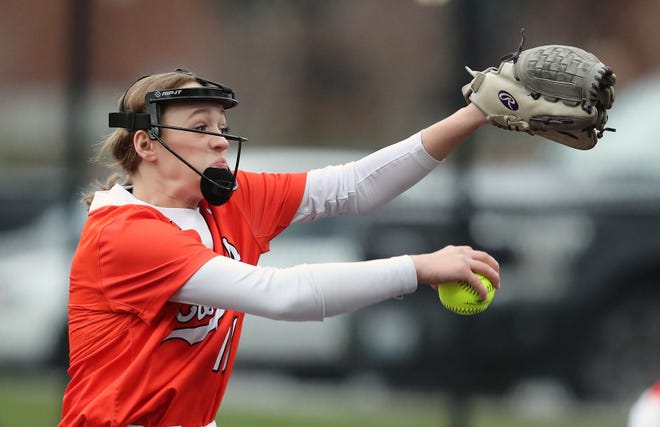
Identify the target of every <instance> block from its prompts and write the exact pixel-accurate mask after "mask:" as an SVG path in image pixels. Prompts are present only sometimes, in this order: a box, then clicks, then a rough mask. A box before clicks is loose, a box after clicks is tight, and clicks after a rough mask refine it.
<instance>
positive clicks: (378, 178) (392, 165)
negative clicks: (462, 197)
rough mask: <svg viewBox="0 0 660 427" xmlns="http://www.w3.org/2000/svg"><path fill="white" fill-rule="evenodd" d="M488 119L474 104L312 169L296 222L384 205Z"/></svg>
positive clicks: (295, 217)
mask: <svg viewBox="0 0 660 427" xmlns="http://www.w3.org/2000/svg"><path fill="white" fill-rule="evenodd" d="M486 123H488V122H487V120H486V117H485V116H484V115H483V113H481V111H480V110H479V109H478V108H476V107H474V106H472V105H468V106H467V107H464V108H461V109H460V110H458V111H457V112H455V113H454V114H452V115H450V116H449V117H447V118H445V119H443V120H441V121H440V122H437V123H435V124H433V125H431V126H429V127H427V128H426V129H424V130H422V131H421V132H418V133H416V134H414V135H412V136H411V137H409V138H407V139H405V140H403V141H401V142H398V143H396V144H392V145H390V146H387V147H385V148H382V149H380V150H378V151H376V152H375V153H372V154H370V155H368V156H366V157H363V158H362V159H359V160H357V161H355V162H350V163H346V164H343V165H337V166H329V167H326V168H323V169H315V170H312V171H310V172H309V173H308V175H307V182H306V185H305V193H304V195H303V198H302V201H301V203H300V206H299V208H298V210H297V211H296V214H295V216H294V218H293V222H311V221H314V220H316V219H319V218H324V217H332V216H340V215H348V214H356V213H364V212H369V211H371V210H374V209H376V208H378V207H380V206H383V205H384V204H386V203H387V202H389V201H391V200H392V199H394V198H395V197H397V196H398V195H399V194H401V193H403V192H404V191H406V190H407V189H408V188H410V187H412V186H413V185H414V184H416V183H417V182H419V181H420V180H421V179H422V178H424V177H425V176H426V175H427V174H428V173H429V172H431V171H432V170H433V169H434V168H435V167H436V166H437V165H438V164H439V163H440V162H441V161H442V160H443V159H444V158H445V157H447V156H448V155H449V153H451V151H453V150H454V149H455V148H456V147H458V146H459V145H460V144H461V143H463V142H464V141H465V139H466V138H467V137H468V136H469V135H470V134H471V133H472V132H474V131H475V130H476V129H477V128H478V127H479V126H481V125H482V124H486Z"/></svg>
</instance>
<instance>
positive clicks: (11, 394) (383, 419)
mask: <svg viewBox="0 0 660 427" xmlns="http://www.w3.org/2000/svg"><path fill="white" fill-rule="evenodd" d="M64 384H65V379H64V377H63V376H62V375H59V376H58V375H29V376H17V375H2V376H0V427H41V426H55V425H57V421H58V420H59V414H60V408H61V396H62V391H63V389H64ZM230 388H231V387H230ZM229 392H230V393H231V390H230V391H229ZM303 394H305V393H303ZM368 397H369V396H366V395H365V396H364V399H368ZM303 399H304V398H303ZM390 399H392V398H390ZM394 399H395V401H392V400H389V401H383V402H380V403H376V404H373V403H372V404H368V405H364V404H360V402H359V401H358V400H359V399H356V398H355V397H353V398H350V397H349V398H348V399H346V400H341V399H335V398H332V399H328V400H327V401H326V400H324V399H323V398H322V399H321V402H320V405H321V408H318V406H319V399H318V398H316V399H315V398H312V401H313V402H314V404H313V405H308V404H307V402H306V401H304V400H300V399H299V398H294V399H293V401H292V402H291V404H287V405H279V404H276V405H262V404H260V402H258V401H255V402H253V403H251V402H249V401H248V402H243V403H242V404H235V400H232V399H229V400H228V402H227V403H226V404H225V405H223V407H222V408H221V411H220V413H219V414H218V418H217V422H218V425H219V426H220V427H229V426H241V427H243V426H250V427H262V426H263V427H266V426H267V427H285V426H286V427H331V426H332V427H365V426H380V427H395V426H396V427H427V426H428V427H431V426H433V427H452V425H453V423H452V422H451V415H450V413H449V409H450V408H449V404H448V403H447V401H446V400H439V401H438V402H437V404H436V403H434V401H433V400H432V399H424V398H422V399H417V400H416V399H410V398H406V399H402V400H396V397H395V398H394ZM256 400H258V399H256ZM232 402H234V403H232ZM326 402H327V406H326V405H325V403H326ZM623 425H625V412H624V411H622V410H621V409H619V410H617V409H616V408H613V407H611V406H610V407H608V406H593V405H589V406H585V405H578V406H575V407H571V409H569V410H562V411H560V413H559V414H556V416H548V414H547V413H546V414H545V415H543V416H535V415H533V414H531V413H526V412H525V411H519V410H516V409H515V408H512V406H511V403H510V402H497V401H493V400H483V399H479V400H476V401H474V402H472V403H471V405H470V406H469V407H468V418H467V422H466V426H469V427H505V426H506V427H523V426H525V427H527V426H535V427H560V426H561V427H563V426H572V427H615V426H616V427H621V426H623Z"/></svg>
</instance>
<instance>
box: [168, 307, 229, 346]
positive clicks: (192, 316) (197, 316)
mask: <svg viewBox="0 0 660 427" xmlns="http://www.w3.org/2000/svg"><path fill="white" fill-rule="evenodd" d="M186 309H187V310H189V311H187V312H184V310H186ZM224 314H225V310H222V309H218V308H213V307H204V306H202V305H182V306H181V311H179V313H178V314H177V315H176V320H177V321H178V322H179V323H183V324H184V326H183V327H181V328H176V329H174V330H173V331H172V332H171V333H170V334H169V335H168V336H167V337H166V338H165V339H164V340H163V341H167V340H170V339H182V340H184V341H186V342H187V343H188V344H190V345H194V344H197V343H200V342H202V341H204V338H206V336H207V335H208V334H210V333H211V332H213V331H215V330H216V329H218V323H219V321H220V319H221V318H222V316H223V315H224ZM205 317H208V318H209V320H208V322H205V323H204V324H201V325H200V324H199V322H200V321H203V320H204V318H205ZM186 324H190V325H186ZM193 325H197V326H193Z"/></svg>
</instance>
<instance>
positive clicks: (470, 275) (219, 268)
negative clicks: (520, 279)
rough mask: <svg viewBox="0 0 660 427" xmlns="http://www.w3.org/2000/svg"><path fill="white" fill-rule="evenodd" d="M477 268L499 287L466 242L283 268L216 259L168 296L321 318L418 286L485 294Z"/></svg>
mask: <svg viewBox="0 0 660 427" xmlns="http://www.w3.org/2000/svg"><path fill="white" fill-rule="evenodd" d="M474 273H481V274H483V275H485V276H486V277H488V278H489V279H490V280H491V282H492V283H493V284H494V285H495V286H496V287H498V286H499V266H498V265H497V262H496V261H495V259H494V258H492V257H491V256H490V255H488V254H487V253H485V252H482V251H476V250H473V249H472V248H470V247H467V246H461V247H454V246H449V247H446V248H444V249H441V250H439V251H436V252H433V253H429V254H422V255H413V256H408V255H404V256H399V257H393V258H388V259H381V260H373V261H362V262H345V263H326V264H303V265H298V266H295V267H290V268H283V269H282V268H273V267H259V266H253V265H250V264H246V263H242V262H240V261H236V260H233V259H231V258H227V257H223V256H217V257H214V258H212V259H211V260H209V261H207V262H206V263H205V264H204V265H203V266H202V267H201V268H200V269H199V270H198V271H197V272H196V273H195V274H194V275H193V276H192V277H191V278H190V279H189V280H188V281H187V282H186V284H185V285H184V286H183V287H182V288H181V289H180V290H179V291H178V292H177V293H176V294H175V295H174V296H173V297H172V298H171V299H170V300H171V301H175V302H180V303H186V304H198V305H206V306H212V307H217V308H224V309H232V310H237V311H242V312H245V313H249V314H253V315H256V316H261V317H267V318H271V319H276V320H295V321H304V320H323V319H324V318H326V317H331V316H335V315H338V314H342V313H347V312H351V311H354V310H357V309H359V308H362V307H365V306H368V305H371V304H375V303H378V302H380V301H384V300H386V299H389V298H393V297H398V296H401V295H404V294H409V293H412V292H414V291H415V290H417V287H418V284H419V283H425V284H437V283H443V282H448V281H462V280H465V281H468V282H469V283H470V284H472V286H473V287H474V288H475V289H477V291H478V292H479V293H480V295H482V297H484V298H485V295H486V289H485V287H484V286H483V284H482V283H481V281H480V280H479V279H478V278H476V276H475V274H474ZM475 279H476V280H475Z"/></svg>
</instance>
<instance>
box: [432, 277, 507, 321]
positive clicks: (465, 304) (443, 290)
mask: <svg viewBox="0 0 660 427" xmlns="http://www.w3.org/2000/svg"><path fill="white" fill-rule="evenodd" d="M477 276H478V277H479V279H481V283H483V284H484V285H485V286H486V289H487V290H488V298H487V299H486V300H482V299H481V297H480V296H479V294H478V293H477V291H476V290H475V289H474V288H473V287H472V286H470V285H469V284H468V283H467V282H451V283H442V284H440V285H438V295H439V296H440V301H441V302H442V305H444V306H445V308H447V309H448V310H450V311H453V312H454V313H457V314H462V315H472V314H477V313H481V312H482V311H484V310H486V309H487V308H488V306H489V305H490V302H491V301H492V300H493V297H494V296H495V287H494V286H493V284H492V283H491V282H490V280H488V279H487V278H486V277H484V276H482V275H481V274H477Z"/></svg>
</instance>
